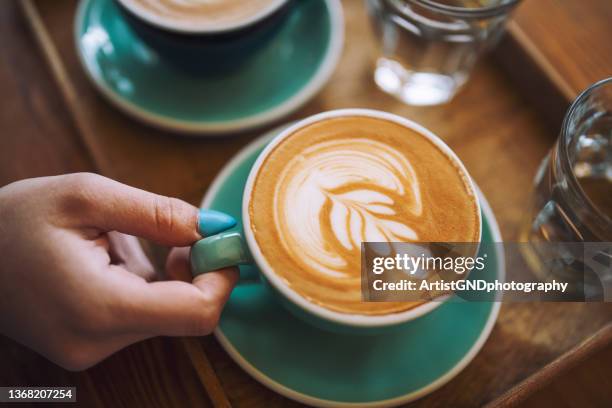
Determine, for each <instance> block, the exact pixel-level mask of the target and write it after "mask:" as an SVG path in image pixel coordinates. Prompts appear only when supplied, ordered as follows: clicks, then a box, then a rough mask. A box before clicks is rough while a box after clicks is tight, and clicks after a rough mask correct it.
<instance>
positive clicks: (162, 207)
mask: <svg viewBox="0 0 612 408" xmlns="http://www.w3.org/2000/svg"><path fill="white" fill-rule="evenodd" d="M177 206H178V200H177V199H176V198H172V197H166V196H162V195H156V196H155V201H154V206H153V210H154V212H155V213H154V219H155V226H156V228H157V230H158V231H164V232H168V233H171V232H172V231H173V230H174V227H175V225H174V218H175V217H174V215H175V213H176V212H177Z"/></svg>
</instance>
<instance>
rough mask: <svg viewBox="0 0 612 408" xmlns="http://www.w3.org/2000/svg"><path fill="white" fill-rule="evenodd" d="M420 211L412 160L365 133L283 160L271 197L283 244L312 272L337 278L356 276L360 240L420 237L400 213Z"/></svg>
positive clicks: (417, 187) (418, 191) (392, 239)
mask: <svg viewBox="0 0 612 408" xmlns="http://www.w3.org/2000/svg"><path fill="white" fill-rule="evenodd" d="M401 207H403V208H401ZM422 210H423V209H422V202H421V193H420V188H419V185H418V180H417V177H416V174H415V172H414V169H413V168H412V165H411V164H410V162H409V161H408V160H407V159H406V158H405V157H404V156H402V155H401V153H400V152H398V151H397V150H395V149H393V148H392V147H391V146H388V145H386V144H384V143H381V142H377V141H375V140H372V139H367V138H353V139H350V138H347V139H339V140H332V141H326V142H322V143H319V144H315V145H313V146H311V147H309V148H307V149H306V150H305V151H304V152H303V153H302V154H300V155H299V156H297V157H295V158H293V159H292V160H291V161H290V162H289V163H287V166H286V167H285V169H284V171H283V172H282V173H281V176H280V178H279V180H278V184H277V189H276V192H275V195H274V214H275V215H276V217H275V227H276V229H277V231H278V233H279V236H280V239H281V242H282V243H283V245H284V247H285V250H286V251H287V252H288V253H291V254H292V256H293V257H294V258H295V259H300V260H301V261H302V262H304V263H306V264H307V265H306V266H307V267H309V268H312V271H313V272H316V273H321V274H328V275H330V276H335V277H350V276H351V274H353V272H354V269H355V260H359V259H360V257H359V251H360V248H361V242H363V241H413V240H417V239H418V234H417V233H416V231H415V228H414V226H410V225H408V222H407V220H406V219H403V218H402V217H401V216H400V215H401V213H405V212H409V213H411V214H412V215H414V216H416V217H418V216H420V215H421V213H422ZM296 214H299V216H297V217H296ZM296 251H297V253H294V252H296Z"/></svg>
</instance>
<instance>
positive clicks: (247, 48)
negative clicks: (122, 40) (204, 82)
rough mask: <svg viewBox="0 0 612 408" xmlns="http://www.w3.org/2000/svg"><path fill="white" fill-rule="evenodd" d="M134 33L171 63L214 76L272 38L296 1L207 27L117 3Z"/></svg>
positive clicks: (126, 0) (130, 2)
mask: <svg viewBox="0 0 612 408" xmlns="http://www.w3.org/2000/svg"><path fill="white" fill-rule="evenodd" d="M113 1H116V2H117V3H118V4H119V6H120V7H119V9H120V10H121V12H122V16H123V17H124V19H125V21H126V22H127V23H128V24H129V25H130V27H131V28H132V29H133V30H134V32H135V33H136V34H137V35H138V36H139V37H140V38H141V39H142V40H143V41H144V42H145V43H146V44H147V45H148V46H149V47H151V48H152V49H154V50H155V51H157V53H158V54H159V55H161V56H162V57H164V58H165V59H166V60H167V61H169V62H171V63H173V64H174V65H175V66H177V67H179V68H183V69H184V70H185V71H187V72H190V71H191V72H192V73H194V74H196V73H198V74H199V73H205V74H210V73H214V72H225V71H227V70H228V69H232V68H235V67H238V66H239V65H240V64H242V63H243V62H244V61H246V60H248V58H249V57H250V56H251V55H253V54H254V53H256V51H257V50H259V49H260V48H261V47H262V46H263V45H265V44H266V43H267V42H268V40H270V39H272V38H273V37H274V35H275V34H276V32H277V31H278V30H277V29H278V28H279V27H280V26H281V23H282V20H283V19H284V17H285V16H286V14H287V13H286V12H287V10H288V8H289V7H290V3H291V2H292V0H276V1H273V2H271V3H270V5H269V7H267V8H264V9H262V11H261V12H260V13H258V14H255V15H253V16H252V17H251V18H249V19H247V20H243V21H240V22H238V23H235V24H231V25H224V26H205V25H204V26H203V25H195V24H193V23H189V22H188V21H183V20H180V19H179V20H177V19H173V18H172V17H171V16H166V17H164V16H161V15H160V14H156V13H152V12H150V11H149V10H148V9H147V8H146V7H143V6H142V5H141V4H140V3H139V2H137V1H134V0H113Z"/></svg>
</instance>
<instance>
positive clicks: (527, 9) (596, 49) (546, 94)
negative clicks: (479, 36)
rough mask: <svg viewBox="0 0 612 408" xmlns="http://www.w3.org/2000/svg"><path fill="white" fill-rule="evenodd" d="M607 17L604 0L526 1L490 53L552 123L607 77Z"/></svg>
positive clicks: (610, 60)
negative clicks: (501, 39)
mask: <svg viewBox="0 0 612 408" xmlns="http://www.w3.org/2000/svg"><path fill="white" fill-rule="evenodd" d="M611 21H612V4H611V3H610V1H609V0H588V1H584V0H537V1H534V0H525V1H523V2H521V4H520V5H519V7H518V8H517V10H516V12H515V13H514V16H513V21H511V22H510V24H509V25H508V34H509V35H507V36H506V37H505V38H504V40H503V41H502V43H501V44H500V46H499V47H498V49H497V50H496V53H495V54H496V56H497V57H498V59H499V60H500V61H501V62H502V66H503V67H504V69H505V70H506V72H507V73H508V75H509V76H510V77H512V78H513V80H514V82H515V84H516V85H517V86H518V87H519V88H521V89H522V90H523V91H524V94H525V95H526V97H527V98H528V99H529V100H531V101H532V102H533V103H534V104H535V105H537V107H538V108H539V109H540V110H541V111H542V112H543V113H544V114H545V115H546V116H547V118H548V120H549V122H550V123H552V124H553V125H554V124H556V123H558V122H560V121H561V119H562V118H563V115H564V114H565V110H566V109H567V106H568V105H569V104H570V103H571V101H573V100H574V99H575V98H576V96H578V94H579V93H580V92H581V91H582V90H584V89H586V88H587V87H588V86H589V85H591V84H593V83H595V82H597V81H599V80H601V79H604V78H607V77H610V76H612V43H611V42H610V39H611V38H612V24H611V23H610V22H611Z"/></svg>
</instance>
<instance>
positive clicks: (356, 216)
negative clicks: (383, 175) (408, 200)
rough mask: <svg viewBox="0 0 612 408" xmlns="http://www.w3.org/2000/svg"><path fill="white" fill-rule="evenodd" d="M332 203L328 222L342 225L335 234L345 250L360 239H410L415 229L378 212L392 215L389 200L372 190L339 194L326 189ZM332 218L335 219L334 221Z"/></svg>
mask: <svg viewBox="0 0 612 408" xmlns="http://www.w3.org/2000/svg"><path fill="white" fill-rule="evenodd" d="M326 196H327V199H328V200H330V201H331V203H332V210H331V212H330V224H331V225H340V226H345V228H340V229H339V230H337V231H336V232H337V236H336V237H337V238H338V240H339V241H340V243H341V244H342V246H344V247H345V248H346V249H347V250H349V251H350V250H353V249H356V248H359V247H360V246H361V242H362V241H370V242H385V241H407V240H408V241H414V240H416V239H418V236H417V234H416V232H415V231H414V230H413V229H412V228H410V227H409V226H407V225H405V224H402V223H400V222H398V221H395V220H392V219H387V218H384V217H381V216H385V215H387V216H392V215H396V214H395V210H394V209H393V207H392V205H393V204H394V203H393V200H392V199H391V198H390V197H388V196H386V195H384V194H382V193H380V192H378V191H374V190H363V189H361V190H354V191H350V192H347V193H343V194H333V193H330V192H327V193H326ZM334 220H335V221H336V222H334Z"/></svg>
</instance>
